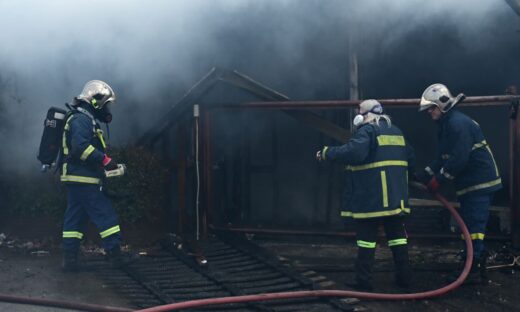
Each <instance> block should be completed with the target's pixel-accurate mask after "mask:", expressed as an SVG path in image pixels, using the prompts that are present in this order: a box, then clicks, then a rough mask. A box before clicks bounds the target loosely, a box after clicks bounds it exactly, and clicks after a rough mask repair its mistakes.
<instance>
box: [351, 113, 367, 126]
mask: <svg viewBox="0 0 520 312" xmlns="http://www.w3.org/2000/svg"><path fill="white" fill-rule="evenodd" d="M363 120H365V116H363V115H361V114H359V115H356V117H354V120H353V121H352V123H353V124H354V126H355V127H358V126H360V125H361V124H362V123H363Z"/></svg>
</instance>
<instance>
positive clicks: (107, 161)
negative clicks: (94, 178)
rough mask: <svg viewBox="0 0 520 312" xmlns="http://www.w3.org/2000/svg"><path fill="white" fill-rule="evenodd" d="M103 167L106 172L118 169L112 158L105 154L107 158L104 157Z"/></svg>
mask: <svg viewBox="0 0 520 312" xmlns="http://www.w3.org/2000/svg"><path fill="white" fill-rule="evenodd" d="M103 167H105V171H111V170H115V169H117V164H116V162H115V161H114V160H113V159H112V158H110V157H108V155H107V154H105V157H103Z"/></svg>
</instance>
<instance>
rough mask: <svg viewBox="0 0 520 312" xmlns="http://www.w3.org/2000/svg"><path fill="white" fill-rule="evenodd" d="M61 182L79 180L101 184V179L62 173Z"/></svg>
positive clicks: (80, 181)
mask: <svg viewBox="0 0 520 312" xmlns="http://www.w3.org/2000/svg"><path fill="white" fill-rule="evenodd" d="M60 181H61V182H79V183H88V184H100V183H101V180H100V179H98V178H91V177H82V176H75V175H62V176H61V177H60Z"/></svg>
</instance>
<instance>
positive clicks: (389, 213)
mask: <svg viewBox="0 0 520 312" xmlns="http://www.w3.org/2000/svg"><path fill="white" fill-rule="evenodd" d="M401 212H406V213H410V208H397V209H394V210H385V211H375V212H352V211H342V212H341V216H342V217H352V218H355V219H366V218H375V217H387V216H394V215H396V214H400V213H401Z"/></svg>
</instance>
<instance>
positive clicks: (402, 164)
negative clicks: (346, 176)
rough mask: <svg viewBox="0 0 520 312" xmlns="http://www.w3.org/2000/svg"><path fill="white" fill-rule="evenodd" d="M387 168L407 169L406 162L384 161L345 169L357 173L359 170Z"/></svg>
mask: <svg viewBox="0 0 520 312" xmlns="http://www.w3.org/2000/svg"><path fill="white" fill-rule="evenodd" d="M387 166H398V167H408V162H407V161H406V160H384V161H377V162H373V163H369V164H366V165H359V166H347V167H346V168H345V169H347V170H351V171H359V170H367V169H373V168H380V167H387Z"/></svg>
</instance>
